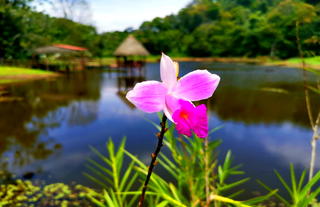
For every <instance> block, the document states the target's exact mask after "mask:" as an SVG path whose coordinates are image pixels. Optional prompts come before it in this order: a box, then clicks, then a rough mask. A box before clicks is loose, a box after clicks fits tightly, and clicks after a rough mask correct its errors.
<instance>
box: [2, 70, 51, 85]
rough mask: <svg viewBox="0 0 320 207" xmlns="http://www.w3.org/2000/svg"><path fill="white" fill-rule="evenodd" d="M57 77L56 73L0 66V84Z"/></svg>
mask: <svg viewBox="0 0 320 207" xmlns="http://www.w3.org/2000/svg"><path fill="white" fill-rule="evenodd" d="M54 76H57V74H56V73H53V72H49V71H44V70H36V69H30V68H21V67H9V66H0V84H9V83H16V82H21V81H27V80H35V79H42V78H47V77H54Z"/></svg>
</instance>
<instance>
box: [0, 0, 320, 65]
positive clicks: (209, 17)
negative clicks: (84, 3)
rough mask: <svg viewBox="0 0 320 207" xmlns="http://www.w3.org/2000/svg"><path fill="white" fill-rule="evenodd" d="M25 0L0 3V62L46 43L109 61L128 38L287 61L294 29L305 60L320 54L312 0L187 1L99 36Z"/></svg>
mask: <svg viewBox="0 0 320 207" xmlns="http://www.w3.org/2000/svg"><path fill="white" fill-rule="evenodd" d="M31 1H32V0H0V30H1V32H0V58H4V59H10V58H12V59H23V58H28V57H30V55H31V52H32V50H33V49H34V48H36V47H39V46H43V45H48V44H52V43H65V44H73V45H78V46H83V47H87V48H89V50H90V51H91V53H92V55H93V56H96V57H103V56H110V55H112V53H113V51H114V50H115V49H116V47H117V46H118V45H119V44H120V43H121V41H122V40H123V39H124V38H125V37H126V36H127V35H128V34H129V33H132V34H134V35H135V36H136V37H137V38H138V39H139V40H140V41H141V42H142V43H143V44H144V45H145V46H146V48H147V49H148V50H149V51H150V52H151V53H152V54H159V53H160V52H161V51H164V52H166V53H168V54H170V55H171V56H203V57H205V56H222V57H239V56H240V57H242V56H246V57H256V56H271V57H277V58H288V57H293V56H298V51H297V44H296V43H297V39H296V28H297V27H298V28H299V31H300V41H301V43H302V46H303V49H304V51H305V52H306V54H305V55H306V56H308V55H319V53H320V3H319V1H318V0H255V1H253V0H193V1H192V2H191V3H190V4H189V5H187V6H186V7H185V8H183V9H181V10H180V11H179V12H178V14H176V15H169V16H166V17H164V18H159V17H157V18H154V19H153V20H151V21H146V22H143V23H142V24H141V26H140V27H139V28H138V29H137V30H132V29H127V30H125V31H117V32H105V33H102V34H99V33H98V32H97V30H96V28H95V27H94V26H89V25H84V24H80V23H76V22H74V21H71V20H69V19H66V18H55V17H50V16H48V15H45V14H43V13H40V12H35V11H34V10H33V9H32V8H30V2H31ZM105 29H108V28H105Z"/></svg>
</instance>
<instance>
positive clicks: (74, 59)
mask: <svg viewBox="0 0 320 207" xmlns="http://www.w3.org/2000/svg"><path fill="white" fill-rule="evenodd" d="M88 55H89V52H88V49H87V48H83V47H78V46H74V45H66V44H54V45H49V46H44V47H39V48H36V49H35V50H34V52H33V55H32V67H33V68H42V69H46V70H54V71H65V72H69V71H74V70H83V69H85V67H86V62H87V57H88Z"/></svg>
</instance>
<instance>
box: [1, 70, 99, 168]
mask: <svg viewBox="0 0 320 207" xmlns="http://www.w3.org/2000/svg"><path fill="white" fill-rule="evenodd" d="M88 79H89V80H90V81H88ZM100 81H101V76H100V74H94V73H78V74H76V75H75V76H72V77H70V76H69V77H63V78H59V80H58V81H52V82H51V81H36V82H33V83H29V84H24V85H17V86H11V87H7V88H5V90H3V91H6V93H4V95H5V96H7V97H16V99H15V100H13V101H3V102H0V116H1V119H0V146H1V147H0V156H1V160H0V161H1V166H2V168H1V170H2V171H6V172H11V173H18V174H21V173H24V172H23V171H25V170H35V169H28V165H31V164H32V163H35V162H36V161H37V160H44V159H47V158H48V157H49V156H50V155H52V154H53V153H55V152H58V151H59V150H61V148H62V147H63V145H62V144H61V143H60V142H58V141H57V139H56V138H55V137H51V136H50V133H49V131H50V130H52V129H54V128H59V127H60V126H61V122H62V121H63V120H67V122H68V125H70V126H73V125H81V124H88V123H90V122H92V121H94V120H95V119H96V116H97V110H96V108H97V105H96V104H95V102H94V101H96V100H98V99H99V97H100ZM86 100H88V101H86ZM75 101H76V102H75ZM65 106H68V107H67V108H64V107H65ZM40 168H41V166H40ZM36 171H37V172H41V171H42V169H36Z"/></svg>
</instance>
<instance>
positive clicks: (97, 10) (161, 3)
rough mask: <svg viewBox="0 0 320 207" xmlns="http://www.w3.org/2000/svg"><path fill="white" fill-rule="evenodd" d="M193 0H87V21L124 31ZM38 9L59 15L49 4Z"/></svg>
mask: <svg viewBox="0 0 320 207" xmlns="http://www.w3.org/2000/svg"><path fill="white" fill-rule="evenodd" d="M190 1H191V0H87V2H88V3H89V6H90V10H89V12H88V11H86V12H87V13H90V15H86V16H89V18H88V21H87V23H90V24H92V25H94V26H96V27H97V29H98V31H99V32H106V31H116V30H118V31H123V30H125V29H126V28H128V27H133V28H134V29H137V28H138V27H139V26H140V25H141V23H142V22H144V21H150V20H152V19H153V18H155V17H165V16H167V15H170V14H176V13H178V11H179V10H180V9H182V8H184V7H185V6H186V5H187V4H188V3H190ZM34 6H35V7H36V10H38V11H43V12H45V13H47V14H49V15H50V16H59V13H57V11H56V10H54V9H52V6H51V5H48V4H42V5H40V4H35V5H34Z"/></svg>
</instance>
